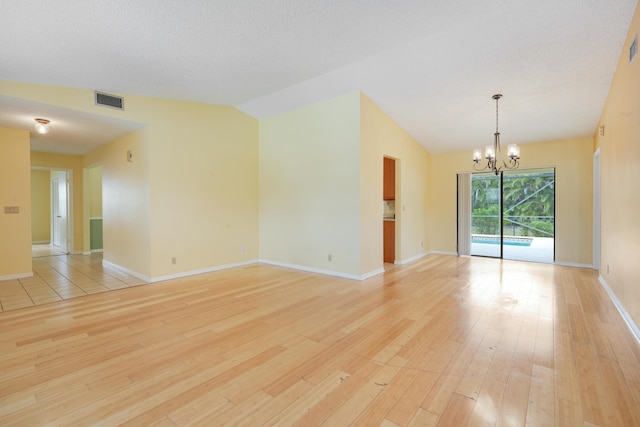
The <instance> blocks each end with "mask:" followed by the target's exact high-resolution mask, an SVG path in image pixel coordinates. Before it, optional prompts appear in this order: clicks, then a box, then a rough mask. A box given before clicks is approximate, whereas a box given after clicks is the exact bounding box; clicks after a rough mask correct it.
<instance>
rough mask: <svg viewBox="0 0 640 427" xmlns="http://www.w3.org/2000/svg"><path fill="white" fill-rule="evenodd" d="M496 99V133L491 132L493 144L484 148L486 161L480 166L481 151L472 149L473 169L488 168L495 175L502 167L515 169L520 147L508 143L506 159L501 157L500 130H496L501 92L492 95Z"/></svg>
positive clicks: (481, 169) (517, 164)
mask: <svg viewBox="0 0 640 427" xmlns="http://www.w3.org/2000/svg"><path fill="white" fill-rule="evenodd" d="M492 98H493V99H495V100H496V133H494V134H493V145H487V146H486V147H485V149H484V158H485V160H486V161H487V163H486V164H485V165H484V166H482V167H481V165H480V162H481V161H482V151H481V150H480V149H479V148H476V149H475V150H473V169H474V170H477V171H483V170H489V171H493V172H495V174H496V175H498V174H499V173H500V171H501V170H503V169H516V168H517V167H518V166H519V165H520V162H519V161H518V160H520V148H519V147H518V145H517V144H509V146H508V147H507V160H505V159H504V158H503V157H502V150H501V149H500V132H499V131H498V101H499V100H500V98H502V95H501V94H499V93H498V94H496V95H493V97H492Z"/></svg>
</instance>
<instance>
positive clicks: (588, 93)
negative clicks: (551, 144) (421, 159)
mask: <svg viewBox="0 0 640 427" xmlns="http://www.w3.org/2000/svg"><path fill="white" fill-rule="evenodd" d="M636 3H637V1H636V0H616V1H611V0H588V1H587V0H562V1H558V0H537V1H507V0H450V1H446V2H445V1H435V0H405V1H401V2H395V1H389V0H322V1H320V0H279V1H263V0H239V1H223V0H192V1H188V2H179V1H175V0H135V1H131V0H126V1H125V0H110V1H102V0H84V1H73V0H59V1H55V2H53V1H44V0H22V1H20V2H16V1H12V0H0V10H2V13H0V57H1V58H2V60H1V61H0V80H9V81H21V82H31V83H40V84H47V85H56V86H67V87H74V88H84V89H92V90H93V89H95V90H103V91H107V92H111V93H119V94H136V95H144V96H152V97H162V98H171V99H178V100H188V101H197V102H204V103H212V104H224V105H231V106H235V107H237V108H238V109H240V110H242V111H244V112H246V113H248V114H250V115H252V116H254V117H257V118H264V117H268V116H270V115H273V114H278V113H280V112H283V111H287V110H289V109H292V108H297V107H300V106H303V105H306V104H309V103H313V102H317V101H321V100H323V99H327V98H330V97H333V96H337V95H341V94H344V93H347V92H350V91H354V90H361V91H363V92H364V93H365V94H366V95H368V96H369V97H370V98H371V99H372V100H373V101H374V102H376V103H377V104H378V105H379V106H380V107H381V108H382V109H383V110H384V111H385V112H386V113H387V114H389V115H390V116H391V117H392V118H393V119H394V120H395V121H396V122H397V123H398V124H399V125H400V126H402V127H403V128H404V129H405V130H406V131H407V132H409V133H410V134H411V135H412V136H413V137H414V138H415V139H416V140H418V142H420V143H421V144H422V145H423V146H424V147H425V148H427V149H428V150H429V151H430V152H432V153H442V152H449V151H459V150H468V149H471V148H473V147H474V146H482V145H485V144H488V143H490V142H491V140H492V136H493V132H494V128H495V104H494V101H493V100H492V99H491V96H492V95H493V94H494V93H502V94H503V95H504V97H503V98H502V100H501V101H500V130H501V132H502V141H503V143H512V142H516V143H521V144H523V143H530V142H539V141H549V140H559V139H566V138H575V137H584V136H590V135H592V134H593V133H594V131H595V129H596V127H597V124H598V119H599V117H600V113H601V111H602V108H603V105H604V102H605V99H606V96H607V93H608V90H609V86H610V84H611V78H612V76H613V72H614V70H615V67H616V64H617V61H618V58H619V57H620V54H621V52H623V51H624V50H625V49H628V46H623V43H624V39H625V36H626V33H627V30H628V27H629V23H630V21H631V18H632V15H633V12H634V10H635V7H636ZM20 105H21V106H22V107H24V108H27V109H28V108H29V105H28V103H27V104H25V103H23V102H21V101H20V100H14V99H10V98H7V97H0V126H6V125H7V120H8V119H7V117H9V113H10V112H11V111H15V109H16V108H18V106H20ZM42 108H46V107H42ZM63 113H67V114H70V115H71V116H73V115H74V112H70V111H66V112H63ZM71 116H70V117H68V119H69V123H77V124H78V126H79V127H82V126H80V125H79V124H80V123H82V122H83V121H84V122H85V123H89V122H90V121H91V119H93V120H97V122H100V123H101V124H107V125H110V126H113V127H114V128H117V127H118V126H119V125H118V124H117V123H104V120H102V119H100V118H98V117H90V116H88V115H86V113H82V114H81V113H79V114H78V115H77V117H76V118H77V121H76V122H74V121H73V120H72V117H71ZM87 121H89V122H87ZM30 125H32V123H30ZM12 126H14V127H15V126H16V125H15V123H14V124H13V125H12ZM73 126H75V124H74V125H73ZM73 126H71V127H73ZM122 126H123V129H122V131H126V130H127V129H129V127H131V128H135V127H136V126H137V125H136V124H132V123H122ZM69 131H70V132H71V133H73V129H69ZM77 132H83V131H82V129H80V128H78V129H77ZM67 138H69V137H68V136H67ZM60 142H62V141H60ZM98 143H99V142H98ZM77 149H78V147H76V151H77ZM58 151H64V150H58Z"/></svg>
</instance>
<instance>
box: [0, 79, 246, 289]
mask: <svg viewBox="0 0 640 427" xmlns="http://www.w3.org/2000/svg"><path fill="white" fill-rule="evenodd" d="M0 94H3V95H7V96H12V97H16V98H21V99H26V100H30V101H35V102H40V103H45V104H51V105H56V106H60V107H64V108H71V109H75V110H78V111H83V112H88V113H92V114H98V115H102V116H108V117H111V118H114V119H122V120H128V121H132V122H137V123H140V124H142V125H143V126H145V127H143V129H141V130H139V131H136V132H133V133H132V134H129V135H126V136H124V137H122V138H120V139H118V140H116V141H113V142H111V143H109V144H107V145H106V146H104V147H101V148H100V149H98V150H95V152H92V153H89V154H88V155H86V156H84V157H83V158H82V159H81V166H80V170H79V171H78V172H77V173H76V172H75V169H74V182H75V185H78V184H79V183H81V182H82V181H83V176H84V171H83V170H82V168H88V167H92V166H96V165H101V166H102V167H103V218H104V219H103V227H104V258H105V260H107V261H109V262H113V263H115V264H118V265H121V266H122V267H125V268H127V269H129V270H131V271H133V272H135V273H138V274H140V275H142V276H144V277H146V278H162V277H167V276H171V275H178V274H182V273H188V272H193V271H198V270H202V269H209V268H212V267H215V266H222V265H228V264H234V263H241V262H245V261H249V260H253V259H257V257H258V180H257V174H258V121H257V120H256V119H253V118H251V117H249V116H247V115H246V114H244V113H242V112H240V111H238V110H236V109H234V108H231V107H221V106H215V105H207V104H199V103H191V102H181V101H172V100H162V99H155V98H147V97H139V96H133V95H125V102H126V109H125V111H117V110H114V109H109V108H104V107H99V106H96V105H94V103H93V91H90V90H79V89H70V88H61V87H52V86H42V85H33V84H25V83H17V82H7V81H0ZM127 150H132V151H133V152H134V161H133V162H127V161H126V152H127ZM82 189H83V187H82V186H80V188H79V189H76V188H75V186H74V197H75V200H74V215H75V216H74V218H75V224H74V227H75V231H76V236H75V247H76V248H79V247H82V248H83V249H82V250H84V251H88V250H89V247H88V238H87V239H85V234H86V233H84V229H83V224H84V223H85V222H86V221H88V215H89V211H90V208H89V206H88V205H86V204H85V203H84V201H83V191H82ZM78 203H79V205H78ZM78 213H79V214H78ZM79 230H80V231H79ZM78 239H79V240H78ZM84 242H86V244H84ZM172 258H176V261H177V262H176V264H172V262H171V261H172Z"/></svg>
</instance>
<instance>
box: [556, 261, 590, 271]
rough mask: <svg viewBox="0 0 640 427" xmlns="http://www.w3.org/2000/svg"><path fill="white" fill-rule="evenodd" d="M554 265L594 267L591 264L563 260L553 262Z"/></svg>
mask: <svg viewBox="0 0 640 427" xmlns="http://www.w3.org/2000/svg"><path fill="white" fill-rule="evenodd" d="M553 264H554V265H559V266H561V267H577V268H590V269H593V265H591V264H578V263H575V262H561V261H556V262H554V263H553Z"/></svg>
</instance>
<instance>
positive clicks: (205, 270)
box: [102, 260, 258, 283]
mask: <svg viewBox="0 0 640 427" xmlns="http://www.w3.org/2000/svg"><path fill="white" fill-rule="evenodd" d="M257 262H258V261H257V260H249V261H242V262H236V263H233V264H224V265H216V266H213V267H207V268H201V269H198V270H190V271H183V272H180V273H176V274H167V275H164V276H156V277H149V276H145V275H144V274H140V273H138V272H136V271H133V270H130V269H128V268H126V267H123V266H121V265H118V264H114V263H112V262H110V261H105V260H102V265H104V266H106V267H111V268H115V269H117V270H120V271H122V272H125V273H127V274H130V275H131V276H133V277H137V278H138V279H140V280H144V281H145V282H148V283H155V282H163V281H165V280H171V279H180V278H183V277H188V276H195V275H196V274H204V273H211V272H214V271H219V270H226V269H228V268H235V267H244V266H246V265H251V264H256V263H257Z"/></svg>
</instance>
